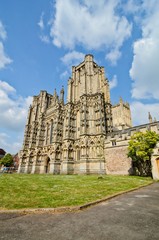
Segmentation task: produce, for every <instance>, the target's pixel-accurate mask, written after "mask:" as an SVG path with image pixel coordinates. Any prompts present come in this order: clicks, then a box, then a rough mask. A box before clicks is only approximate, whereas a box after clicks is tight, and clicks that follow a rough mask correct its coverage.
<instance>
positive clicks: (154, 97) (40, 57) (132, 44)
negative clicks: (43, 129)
mask: <svg viewBox="0 0 159 240" xmlns="http://www.w3.org/2000/svg"><path fill="white" fill-rule="evenodd" d="M158 19H159V1H158V0H129V1H126V0H100V1H96V0H76V1H75V0H54V1H51V0H35V1H32V0H27V1H26V0H14V1H10V0H0V148H4V149H5V150H6V151H7V152H11V153H16V152H17V151H19V150H20V148H21V146H22V141H23V134H24V126H25V122H26V116H27V111H28V107H29V105H30V103H31V100H32V96H33V95H38V94H39V92H40V90H47V91H48V92H49V93H53V92H54V88H56V90H57V92H59V91H60V89H61V87H62V85H64V88H65V97H66V95H67V80H68V78H69V76H70V75H71V66H72V65H76V64H78V63H80V62H81V61H83V58H84V55H85V54H88V53H91V54H93V55H94V59H95V61H96V62H97V63H98V64H99V65H101V66H104V67H105V73H106V77H108V79H109V81H110V88H111V101H112V104H115V103H117V102H118V100H119V97H120V96H122V98H123V100H124V101H127V102H129V103H130V106H131V110H132V119H133V124H134V125H138V124H143V123H147V122H148V112H151V114H152V117H153V118H156V119H157V120H159V116H158V114H159V84H158V83H159V78H158V76H159V20H158Z"/></svg>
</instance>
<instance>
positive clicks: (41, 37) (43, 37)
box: [40, 35, 50, 44]
mask: <svg viewBox="0 0 159 240" xmlns="http://www.w3.org/2000/svg"><path fill="white" fill-rule="evenodd" d="M40 39H41V41H42V42H44V43H47V44H48V43H50V39H49V37H48V36H47V35H41V36H40Z"/></svg>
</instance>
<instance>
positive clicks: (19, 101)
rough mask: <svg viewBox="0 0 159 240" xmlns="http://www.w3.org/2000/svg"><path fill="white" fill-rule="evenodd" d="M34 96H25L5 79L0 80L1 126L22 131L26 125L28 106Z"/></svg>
mask: <svg viewBox="0 0 159 240" xmlns="http://www.w3.org/2000/svg"><path fill="white" fill-rule="evenodd" d="M31 101H32V97H27V98H23V97H22V96H18V95H17V94H16V90H15V89H14V88H13V87H12V86H10V85H9V84H8V83H6V82H4V81H0V113H1V117H0V127H1V128H3V129H10V130H14V131H21V129H23V127H24V125H25V121H26V116H27V112H28V107H29V105H30V104H31Z"/></svg>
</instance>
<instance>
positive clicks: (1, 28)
mask: <svg viewBox="0 0 159 240" xmlns="http://www.w3.org/2000/svg"><path fill="white" fill-rule="evenodd" d="M6 37H7V33H6V30H5V28H4V26H3V24H2V22H1V21H0V38H1V39H2V40H5V39H6Z"/></svg>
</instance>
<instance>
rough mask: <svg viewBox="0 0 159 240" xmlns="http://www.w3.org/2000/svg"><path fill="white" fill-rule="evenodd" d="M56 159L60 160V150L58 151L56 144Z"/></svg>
mask: <svg viewBox="0 0 159 240" xmlns="http://www.w3.org/2000/svg"><path fill="white" fill-rule="evenodd" d="M55 152H56V157H55V158H56V160H58V161H60V157H61V151H60V147H59V146H58V147H57V148H56V151H55Z"/></svg>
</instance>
